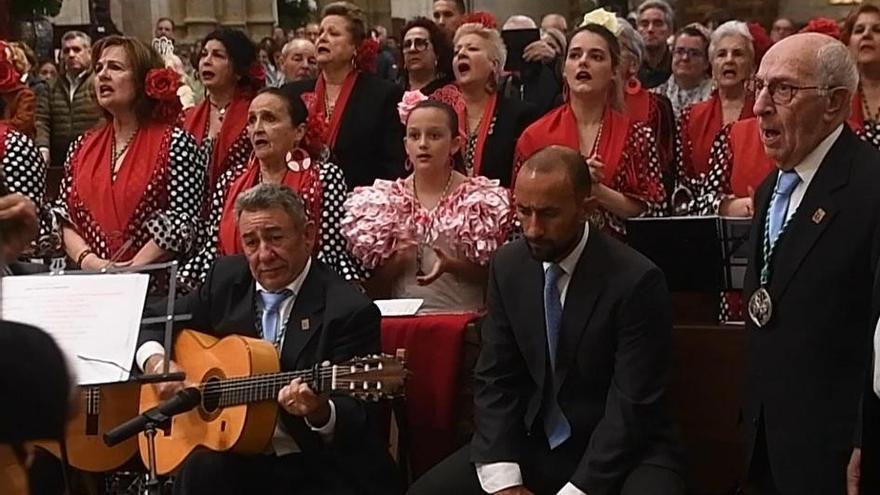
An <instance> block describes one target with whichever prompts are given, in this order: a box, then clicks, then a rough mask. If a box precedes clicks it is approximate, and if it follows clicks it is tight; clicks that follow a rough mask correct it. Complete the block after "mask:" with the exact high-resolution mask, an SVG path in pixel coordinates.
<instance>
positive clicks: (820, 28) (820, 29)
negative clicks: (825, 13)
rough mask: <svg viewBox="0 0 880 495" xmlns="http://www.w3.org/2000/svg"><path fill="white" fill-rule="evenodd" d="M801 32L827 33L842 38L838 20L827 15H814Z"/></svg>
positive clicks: (835, 37) (837, 38)
mask: <svg viewBox="0 0 880 495" xmlns="http://www.w3.org/2000/svg"><path fill="white" fill-rule="evenodd" d="M799 32H801V33H819V34H827V35H828V36H831V37H832V38H834V39H836V40H839V39H840V26H838V25H837V21H835V20H834V19H829V18H827V17H814V18H812V19H810V22H808V23H807V25H806V26H804V28H803V29H801V30H800V31H799Z"/></svg>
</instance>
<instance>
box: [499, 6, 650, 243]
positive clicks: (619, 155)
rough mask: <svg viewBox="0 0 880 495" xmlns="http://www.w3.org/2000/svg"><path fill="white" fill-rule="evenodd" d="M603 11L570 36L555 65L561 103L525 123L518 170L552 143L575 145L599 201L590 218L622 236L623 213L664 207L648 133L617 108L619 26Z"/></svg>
mask: <svg viewBox="0 0 880 495" xmlns="http://www.w3.org/2000/svg"><path fill="white" fill-rule="evenodd" d="M600 10H601V9H600ZM594 12H595V11H594ZM590 15H591V14H588V16H590ZM602 17H603V18H605V19H607V22H605V24H604V25H600V24H596V23H593V22H587V23H586V24H583V25H581V27H580V28H578V29H577V30H575V31H574V33H573V34H572V35H571V36H570V38H569V44H568V52H567V54H566V57H565V64H564V66H563V71H562V72H563V74H562V75H563V78H564V80H565V86H566V91H567V93H568V95H569V97H568V102H567V103H565V104H563V105H562V106H560V107H559V108H557V109H556V110H553V111H552V112H550V113H549V114H547V115H546V116H544V117H543V118H541V119H540V120H538V121H537V122H535V123H534V124H532V125H531V126H530V127H529V128H528V129H526V131H525V132H524V133H523V135H522V136H521V137H520V139H519V142H518V143H517V146H516V156H517V169H519V166H521V164H522V163H523V162H525V160H527V159H528V158H529V157H530V156H531V155H533V154H534V153H535V152H537V151H538V150H540V149H542V148H544V147H546V146H549V145H552V144H555V145H562V146H567V147H569V148H572V149H576V150H579V151H580V152H581V154H582V155H583V156H584V157H586V159H587V164H588V165H589V167H590V175H591V176H592V179H593V195H594V196H595V197H596V199H598V201H599V208H598V209H597V211H596V213H595V215H593V217H592V218H591V219H590V222H591V223H592V224H593V225H594V226H596V227H597V228H600V229H605V230H606V231H608V232H610V233H612V234H615V235H617V236H619V237H622V236H624V235H625V234H626V229H625V223H624V222H625V221H626V219H627V218H631V217H638V216H643V215H661V214H663V213H665V210H666V193H665V188H664V187H663V182H662V180H661V175H660V163H659V153H658V152H657V142H656V139H655V136H654V133H653V132H652V131H651V129H650V127H648V126H647V125H646V124H645V123H642V122H637V121H634V120H632V119H631V118H630V117H627V116H626V115H624V114H622V113H620V112H619V111H618V110H617V109H619V108H621V107H622V102H621V101H620V100H621V98H622V97H621V96H619V95H621V91H620V90H619V89H618V88H616V87H615V84H617V80H618V78H616V77H615V75H616V74H617V73H618V70H619V68H618V65H619V64H620V60H621V55H620V45H619V44H618V41H617V37H616V35H615V32H616V31H617V30H618V28H619V26H618V24H617V21H616V20H615V18H614V16H613V15H612V14H610V13H609V14H608V15H607V16H602ZM515 176H516V175H515V174H514V177H515Z"/></svg>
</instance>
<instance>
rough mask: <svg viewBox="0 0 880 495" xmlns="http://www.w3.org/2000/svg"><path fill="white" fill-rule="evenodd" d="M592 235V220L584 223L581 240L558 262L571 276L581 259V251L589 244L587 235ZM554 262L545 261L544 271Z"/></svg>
mask: <svg viewBox="0 0 880 495" xmlns="http://www.w3.org/2000/svg"><path fill="white" fill-rule="evenodd" d="M589 236H590V222H586V223H584V234H583V235H582V236H581V240H580V241H578V243H577V245H576V246H575V247H574V249H572V250H571V252H570V253H568V256H566V257H565V258H562V261H560V262H559V263H558V265H559V266H560V267H561V268H562V270H563V271H564V272H565V274H566V275H568V276H571V274H573V273H574V269H575V267H576V266H577V262H578V260H580V259H581V253H583V252H584V248H585V247H586V246H587V237H589ZM551 264H552V263H550V262H548V261H545V262H544V263H542V265H543V267H544V271H545V272H546V271H547V269H548V268H550V265H551Z"/></svg>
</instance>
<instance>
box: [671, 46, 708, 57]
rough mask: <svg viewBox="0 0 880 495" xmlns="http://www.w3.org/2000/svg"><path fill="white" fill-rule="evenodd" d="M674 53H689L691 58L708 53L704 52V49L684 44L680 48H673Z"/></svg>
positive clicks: (678, 55)
mask: <svg viewBox="0 0 880 495" xmlns="http://www.w3.org/2000/svg"><path fill="white" fill-rule="evenodd" d="M672 54H673V55H675V56H676V57H684V56H685V55H687V56H688V57H689V58H703V57H705V56H706V55H705V54H704V53H703V50H700V49H699V48H687V47H684V46H679V47H678V48H676V49H674V50H672Z"/></svg>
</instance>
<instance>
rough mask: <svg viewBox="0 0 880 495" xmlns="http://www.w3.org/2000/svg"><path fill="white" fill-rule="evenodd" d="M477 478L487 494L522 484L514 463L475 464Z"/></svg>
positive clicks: (520, 474)
mask: <svg viewBox="0 0 880 495" xmlns="http://www.w3.org/2000/svg"><path fill="white" fill-rule="evenodd" d="M477 478H479V480H480V486H481V487H482V488H483V491H485V492H487V493H495V492H500V491H501V490H504V489H505V488H510V487H513V486H520V485H522V484H523V479H522V471H520V469H519V464H517V463H515V462H492V463H489V464H480V463H477Z"/></svg>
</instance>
